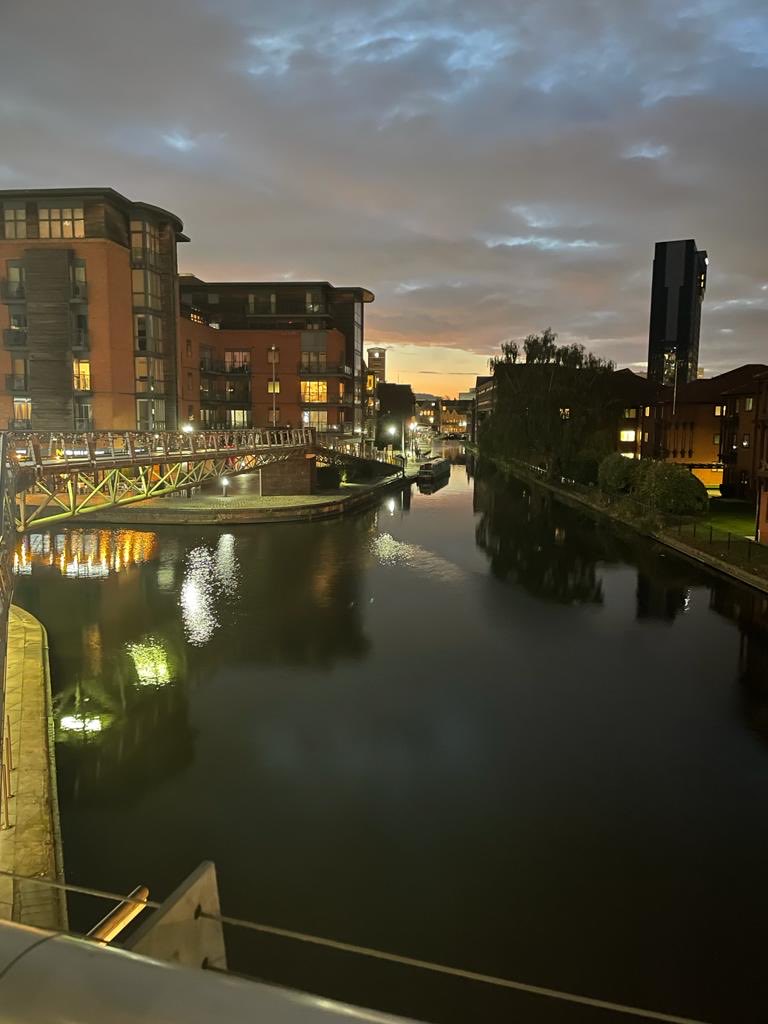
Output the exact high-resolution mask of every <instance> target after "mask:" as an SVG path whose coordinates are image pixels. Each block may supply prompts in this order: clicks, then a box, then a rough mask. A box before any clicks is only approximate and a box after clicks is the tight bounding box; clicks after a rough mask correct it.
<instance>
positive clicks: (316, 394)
mask: <svg viewBox="0 0 768 1024" xmlns="http://www.w3.org/2000/svg"><path fill="white" fill-rule="evenodd" d="M301 400H302V402H306V403H311V402H327V401H328V381H327V380H303V381H302V382H301Z"/></svg>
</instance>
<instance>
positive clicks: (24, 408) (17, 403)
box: [13, 398, 32, 429]
mask: <svg viewBox="0 0 768 1024" xmlns="http://www.w3.org/2000/svg"><path fill="white" fill-rule="evenodd" d="M13 425H14V426H15V427H19V428H22V429H23V428H24V427H31V426H32V402H31V401H30V400H29V399H28V398H14V400H13Z"/></svg>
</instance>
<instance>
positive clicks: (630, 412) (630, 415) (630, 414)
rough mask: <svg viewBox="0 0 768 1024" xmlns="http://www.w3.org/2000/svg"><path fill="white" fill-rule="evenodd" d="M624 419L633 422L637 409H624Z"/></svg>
mask: <svg viewBox="0 0 768 1024" xmlns="http://www.w3.org/2000/svg"><path fill="white" fill-rule="evenodd" d="M624 419H625V420H635V419H637V409H634V408H632V409H625V410H624Z"/></svg>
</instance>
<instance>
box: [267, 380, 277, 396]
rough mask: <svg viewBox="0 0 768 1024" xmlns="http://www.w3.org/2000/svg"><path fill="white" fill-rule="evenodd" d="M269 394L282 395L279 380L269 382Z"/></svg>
mask: <svg viewBox="0 0 768 1024" xmlns="http://www.w3.org/2000/svg"><path fill="white" fill-rule="evenodd" d="M267 394H268V395H279V394H280V381H279V380H268V381H267Z"/></svg>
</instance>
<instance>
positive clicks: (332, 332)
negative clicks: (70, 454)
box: [0, 189, 375, 434]
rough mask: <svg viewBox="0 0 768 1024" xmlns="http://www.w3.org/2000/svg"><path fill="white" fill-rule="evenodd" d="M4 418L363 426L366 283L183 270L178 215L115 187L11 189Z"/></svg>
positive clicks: (91, 425)
mask: <svg viewBox="0 0 768 1024" xmlns="http://www.w3.org/2000/svg"><path fill="white" fill-rule="evenodd" d="M0 208H1V210H0V214H1V215H0V330H1V331H2V338H3V347H2V350H0V357H1V358H2V361H3V364H4V368H3V369H2V370H0V382H1V383H3V384H4V387H3V389H2V391H0V425H2V426H3V427H5V426H6V425H7V426H8V428H10V429H34V430H43V431H46V430H62V431H67V430H73V429H77V430H91V429H95V430H99V429H108V428H113V429H126V430H129V429H140V430H162V429H170V430H173V429H177V428H178V427H180V426H181V425H182V424H184V423H186V422H188V421H191V422H193V423H197V424H199V425H201V426H211V427H238V426H267V425H270V424H272V423H275V424H276V425H281V426H282V425H288V424H291V425H293V426H297V425H300V424H309V425H312V426H316V427H318V428H319V429H320V430H324V429H327V430H333V431H337V432H339V433H345V434H347V433H348V434H354V433H358V434H360V433H362V432H363V430H364V429H365V420H366V414H367V418H368V421H369V422H370V421H371V417H372V416H375V379H374V380H373V381H371V380H369V378H368V374H367V371H366V367H365V363H364V361H363V344H364V307H365V305H366V304H367V303H369V302H372V301H373V298H374V297H373V294H372V293H371V292H370V291H368V290H367V289H365V288H357V287H350V288H334V287H333V286H332V285H330V284H329V283H328V282H325V281H320V282H314V281H313V282H275V283H270V282H259V283H239V282H224V283H215V284H210V283H206V282H204V281H202V280H200V279H199V278H196V277H193V276H191V275H182V276H181V277H180V276H179V274H178V269H177V249H176V247H177V245H178V243H179V242H185V241H188V238H187V236H186V235H185V234H184V233H183V225H182V223H181V221H180V220H179V218H178V217H176V216H175V215H174V214H172V213H169V212H168V211H167V210H162V209H160V208H158V207H155V206H151V205H149V204H146V203H140V202H134V201H132V200H129V199H127V198H126V197H125V196H122V195H120V194H119V193H118V192H116V191H114V190H113V189H67V190H64V189H31V190H30V189H27V190H5V191H0Z"/></svg>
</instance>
